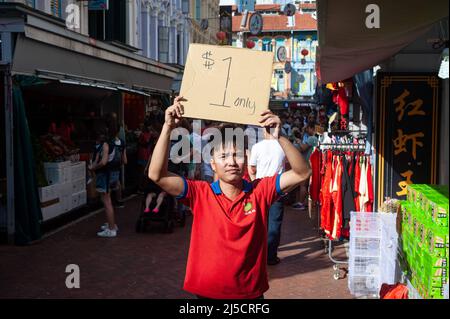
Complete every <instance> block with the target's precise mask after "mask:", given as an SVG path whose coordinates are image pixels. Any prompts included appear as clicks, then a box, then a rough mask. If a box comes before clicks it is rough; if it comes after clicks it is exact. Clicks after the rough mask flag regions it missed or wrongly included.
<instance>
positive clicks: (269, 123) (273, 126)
mask: <svg viewBox="0 0 450 319" xmlns="http://www.w3.org/2000/svg"><path fill="white" fill-rule="evenodd" d="M261 116H262V118H261V120H260V121H259V123H261V126H262V127H265V128H266V130H267V132H269V134H270V135H272V137H273V138H275V139H278V138H279V137H280V129H281V120H280V118H279V117H278V116H277V115H275V114H273V113H272V112H271V111H270V110H267V111H264V112H262V113H261Z"/></svg>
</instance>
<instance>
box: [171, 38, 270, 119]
mask: <svg viewBox="0 0 450 319" xmlns="http://www.w3.org/2000/svg"><path fill="white" fill-rule="evenodd" d="M272 61H273V53H272V52H259V51H252V50H249V49H238V48H232V47H221V46H211V45H199V44H191V46H190V47H189V54H188V58H187V63H186V68H185V71H184V75H183V81H182V85H181V92H180V95H182V96H183V97H184V98H185V99H186V100H187V101H186V102H184V103H183V104H184V107H185V110H184V111H185V116H186V117H192V118H200V119H208V120H215V121H221V122H233V123H241V124H255V125H257V124H258V120H259V119H260V113H261V112H262V111H264V110H266V109H267V108H268V104H269V95H270V83H271V77H272Z"/></svg>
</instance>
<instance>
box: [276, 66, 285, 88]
mask: <svg viewBox="0 0 450 319" xmlns="http://www.w3.org/2000/svg"><path fill="white" fill-rule="evenodd" d="M275 79H276V88H275V90H276V91H277V92H284V70H275Z"/></svg>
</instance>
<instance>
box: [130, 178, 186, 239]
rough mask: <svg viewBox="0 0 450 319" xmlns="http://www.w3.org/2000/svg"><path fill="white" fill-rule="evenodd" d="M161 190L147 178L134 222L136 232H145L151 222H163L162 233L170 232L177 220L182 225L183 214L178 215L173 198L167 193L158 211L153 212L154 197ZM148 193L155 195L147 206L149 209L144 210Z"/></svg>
mask: <svg viewBox="0 0 450 319" xmlns="http://www.w3.org/2000/svg"><path fill="white" fill-rule="evenodd" d="M161 192H162V190H161V188H159V187H158V185H156V184H155V183H154V182H153V181H151V180H148V185H147V186H146V189H145V192H144V197H143V199H142V202H141V207H140V212H139V217H138V220H137V222H136V232H138V233H142V232H145V231H146V228H147V226H150V225H151V224H152V223H159V224H163V231H164V233H172V232H173V228H174V226H175V224H176V222H177V221H178V223H179V224H180V226H182V227H183V226H184V225H185V216H181V217H180V218H179V217H178V212H177V211H176V209H175V199H174V198H173V197H172V196H170V195H169V194H166V196H165V197H164V200H163V202H162V204H161V206H160V207H159V212H158V213H154V212H153V209H154V208H155V206H156V205H157V203H156V198H157V196H158V195H159V194H160V193H161ZM149 193H155V194H156V196H155V198H154V199H153V200H152V202H151V204H150V206H149V210H150V211H149V212H144V210H145V208H146V198H147V195H148V194H149Z"/></svg>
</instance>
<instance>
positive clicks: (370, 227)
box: [350, 212, 382, 238]
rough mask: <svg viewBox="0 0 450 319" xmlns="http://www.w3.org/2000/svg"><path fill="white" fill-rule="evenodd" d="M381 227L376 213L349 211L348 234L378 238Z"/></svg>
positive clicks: (379, 217) (379, 218)
mask: <svg viewBox="0 0 450 319" xmlns="http://www.w3.org/2000/svg"><path fill="white" fill-rule="evenodd" d="M381 227H382V224H381V216H380V214H378V213H361V212H351V213H350V236H354V237H375V238H379V237H380V236H381Z"/></svg>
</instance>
